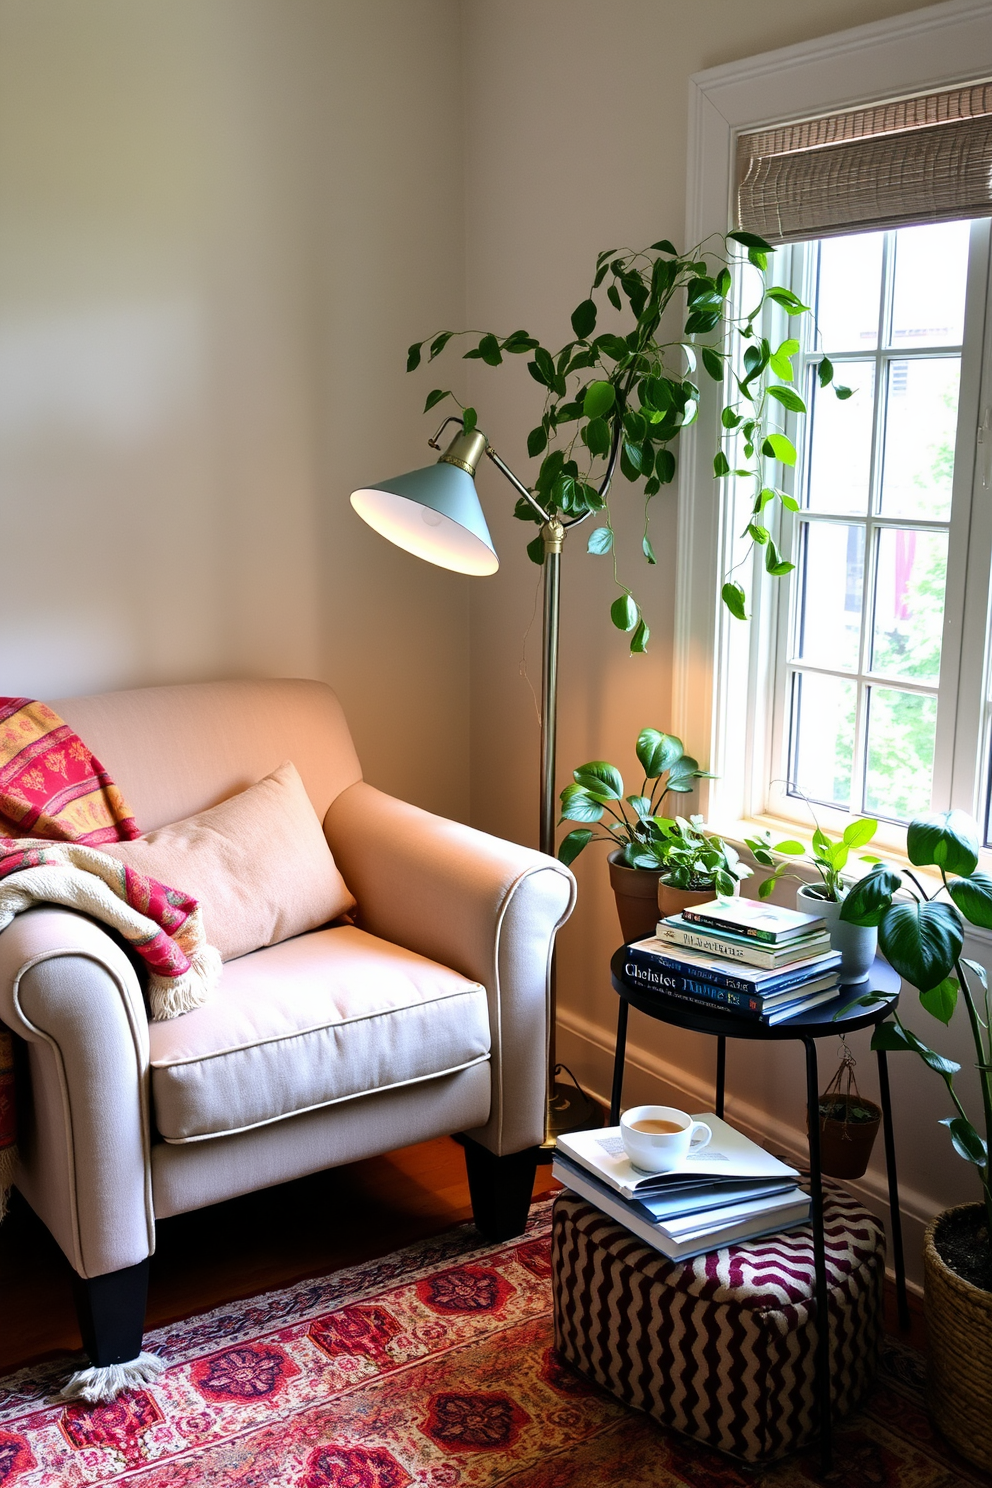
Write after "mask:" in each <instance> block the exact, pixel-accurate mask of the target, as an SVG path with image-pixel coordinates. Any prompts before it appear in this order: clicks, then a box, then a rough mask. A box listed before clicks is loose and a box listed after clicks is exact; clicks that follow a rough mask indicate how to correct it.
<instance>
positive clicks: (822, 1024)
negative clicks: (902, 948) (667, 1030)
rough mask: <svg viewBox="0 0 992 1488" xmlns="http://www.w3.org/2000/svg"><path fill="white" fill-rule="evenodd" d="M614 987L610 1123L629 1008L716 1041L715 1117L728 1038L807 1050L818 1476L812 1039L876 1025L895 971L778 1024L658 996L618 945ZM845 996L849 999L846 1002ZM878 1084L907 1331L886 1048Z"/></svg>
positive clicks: (817, 1210)
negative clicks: (630, 975)
mask: <svg viewBox="0 0 992 1488" xmlns="http://www.w3.org/2000/svg"><path fill="white" fill-rule="evenodd" d="M610 972H611V976H612V981H613V990H614V992H616V993H617V995H618V997H619V999H620V1003H619V1007H618V1010H617V1050H616V1056H615V1059H614V1063H613V1094H612V1099H611V1103H610V1125H611V1126H616V1125H617V1123H618V1122H619V1120H620V1097H621V1094H622V1092H623V1067H624V1060H625V1058H626V1053H627V1015H628V1012H629V1010H630V1008H631V1007H635V1008H637V1009H638V1011H639V1012H642V1013H646V1014H647V1016H648V1017H649V1018H655V1019H656V1020H657V1021H658V1022H660V1023H667V1024H668V1025H669V1026H670V1027H672V1028H685V1029H687V1030H688V1031H689V1032H690V1033H707V1034H710V1035H712V1037H714V1038H715V1039H716V1041H717V1045H716V1103H715V1109H716V1114H717V1115H718V1116H720V1117H722V1116H723V1095H724V1084H725V1080H726V1072H727V1039H728V1038H731V1039H750V1040H751V1041H755V1040H756V1041H758V1042H760V1043H770V1042H773V1041H777V1040H782V1039H799V1040H801V1042H802V1043H803V1045H804V1046H805V1049H806V1115H807V1121H808V1129H809V1176H810V1211H811V1212H810V1220H811V1222H812V1227H813V1258H814V1271H815V1278H816V1318H817V1330H816V1394H817V1400H818V1402H819V1416H820V1452H821V1457H822V1461H823V1467H824V1471H826V1470H828V1469H829V1467H830V1463H831V1456H832V1446H833V1430H832V1422H831V1411H830V1338H829V1329H828V1328H827V1327H825V1326H824V1325H823V1323H822V1322H821V1319H826V1316H827V1306H828V1293H827V1267H826V1258H825V1254H824V1244H823V1178H822V1173H821V1169H820V1119H819V1118H820V1090H819V1079H818V1076H817V1061H816V1040H817V1039H820V1038H839V1037H840V1036H841V1035H842V1034H845V1033H854V1032H855V1031H856V1030H857V1029H859V1028H871V1027H873V1026H874V1025H875V1024H876V1023H881V1021H882V1019H883V1018H884V1017H885V1015H886V1014H887V1013H888V1012H889V1011H890V1009H891V1008H892V1007H893V1006H895V1004H894V1002H893V1001H892V998H891V994H892V993H894V992H895V993H897V992H898V991H899V974H898V972H895V971H893V969H892V967H891V966H890V965H889V964H888V962H887V961H883V960H882V958H881V957H880V956H876V958H875V961H874V964H873V966H872V969H871V971H870V972H869V975H868V980H867V982H861V983H859V984H858V985H857V986H854V987H849V988H846V989H845V988H843V987H842V988H841V995H840V998H839V999H838V1001H837V1002H828V1003H823V1004H821V1006H820V1007H815V1008H811V1009H810V1011H809V1012H807V1013H800V1014H799V1016H798V1017H796V1018H790V1019H788V1020H786V1021H785V1022H784V1023H776V1024H775V1025H774V1026H773V1027H769V1026H768V1024H767V1023H760V1022H758V1021H757V1019H752V1018H742V1017H741V1016H740V1014H739V1013H730V1012H726V1011H724V1010H715V1011H713V1012H710V1011H709V1010H708V1009H707V1008H705V1007H697V1006H695V1005H694V1004H692V1003H688V1002H676V1001H675V1000H674V999H673V998H667V997H665V996H664V994H662V993H656V992H651V991H648V990H647V989H645V988H643V987H639V986H636V985H633V984H632V983H630V982H628V981H627V979H626V977H625V976H624V947H622V946H621V948H620V949H619V950H618V951H616V952H615V953H614V956H613V959H612V961H611V962H610ZM845 992H846V993H848V994H849V995H848V996H847V998H845ZM867 992H882V993H885V994H886V997H885V998H884V999H883V998H880V999H879V1000H878V1001H877V1002H875V1003H871V1004H870V1005H869V1006H867V1007H856V1008H851V1010H850V1011H849V1012H846V1013H843V1014H842V1015H841V1016H840V1017H838V1018H835V1017H834V1016H833V1012H832V1011H830V1010H831V1009H834V1010H836V1008H837V1007H838V1006H840V1007H843V1006H844V1005H845V1001H850V1000H851V999H853V998H855V997H857V996H858V995H859V993H860V994H861V995H862V996H863V995H865V994H866V993H867ZM877 1058H878V1085H879V1093H880V1097H881V1106H882V1130H883V1132H884V1136H885V1168H886V1174H887V1176H888V1183H889V1215H890V1238H891V1241H892V1263H893V1267H894V1269H895V1273H896V1297H897V1300H898V1306H899V1324H900V1326H901V1327H903V1328H908V1327H909V1303H908V1300H907V1297H906V1271H905V1265H904V1261H903V1250H902V1224H901V1221H900V1216H899V1188H898V1183H897V1180H896V1149H895V1140H894V1137H893V1133H892V1103H891V1100H890V1096H889V1070H888V1064H887V1062H886V1057H885V1051H884V1050H883V1049H879V1050H878V1051H877Z"/></svg>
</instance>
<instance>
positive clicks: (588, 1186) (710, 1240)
mask: <svg viewBox="0 0 992 1488" xmlns="http://www.w3.org/2000/svg"><path fill="white" fill-rule="evenodd" d="M551 1172H552V1175H553V1177H555V1178H557V1179H558V1181H559V1183H562V1184H564V1185H565V1187H566V1188H568V1189H571V1191H572V1192H573V1193H576V1194H578V1195H579V1197H580V1198H583V1199H586V1200H587V1201H588V1202H589V1203H590V1204H594V1205H595V1207H596V1208H597V1209H599V1210H601V1211H602V1212H603V1213H604V1214H606V1215H608V1216H609V1218H610V1219H615V1220H616V1221H617V1223H618V1224H621V1225H623V1226H624V1227H625V1228H626V1229H628V1230H630V1232H631V1234H633V1235H636V1236H637V1238H638V1239H639V1240H643V1241H644V1242H645V1244H647V1245H650V1246H652V1247H653V1249H655V1250H659V1251H661V1253H662V1255H665V1256H667V1257H668V1258H669V1260H672V1261H686V1260H689V1259H690V1258H691V1257H692V1256H697V1255H705V1253H706V1252H707V1251H708V1250H718V1249H719V1248H720V1247H721V1246H723V1245H732V1244H734V1242H735V1241H738V1240H751V1239H755V1238H756V1237H757V1236H759V1235H770V1234H775V1233H776V1232H777V1231H779V1230H787V1229H792V1228H794V1227H795V1226H796V1225H800V1224H804V1223H806V1221H807V1220H808V1219H809V1197H808V1196H807V1195H806V1194H804V1193H803V1192H802V1190H801V1189H798V1188H794V1189H793V1190H792V1193H791V1194H789V1193H786V1194H783V1195H781V1196H780V1198H779V1199H766V1200H765V1201H764V1202H765V1205H766V1206H767V1207H765V1208H763V1209H761V1210H759V1211H758V1212H756V1213H751V1214H750V1215H748V1216H747V1217H744V1218H737V1219H733V1220H730V1221H729V1222H727V1223H724V1224H719V1223H716V1222H714V1223H712V1224H711V1225H710V1226H709V1227H708V1228H706V1229H705V1230H704V1231H699V1230H695V1231H693V1230H690V1231H686V1232H683V1233H680V1234H679V1235H678V1236H677V1237H676V1236H672V1235H670V1234H668V1233H666V1228H667V1227H666V1226H663V1225H660V1224H657V1223H654V1222H653V1221H652V1220H650V1219H647V1218H645V1217H644V1216H643V1215H642V1214H639V1213H638V1212H637V1211H636V1210H635V1208H634V1206H633V1205H631V1204H628V1203H626V1202H625V1201H624V1199H622V1198H621V1197H620V1195H619V1194H618V1193H616V1192H614V1191H613V1190H611V1189H610V1188H608V1187H607V1186H606V1184H605V1183H599V1182H597V1181H596V1179H595V1177H594V1175H592V1174H591V1173H583V1172H582V1171H581V1170H580V1169H577V1168H575V1167H574V1166H573V1165H572V1164H571V1163H570V1164H569V1165H568V1167H567V1168H566V1166H565V1164H564V1163H563V1162H562V1161H561V1160H560V1158H558V1157H556V1158H555V1160H554V1162H553V1164H552V1167H551Z"/></svg>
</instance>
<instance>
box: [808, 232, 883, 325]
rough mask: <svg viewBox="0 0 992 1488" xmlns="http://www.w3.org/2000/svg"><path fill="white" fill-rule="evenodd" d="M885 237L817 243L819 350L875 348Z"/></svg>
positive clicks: (857, 235) (855, 236) (874, 235)
mask: <svg viewBox="0 0 992 1488" xmlns="http://www.w3.org/2000/svg"><path fill="white" fill-rule="evenodd" d="M884 237H885V235H884V233H854V234H852V235H851V236H850V237H845V238H826V239H824V241H823V242H822V243H821V244H820V272H819V282H818V285H817V296H816V324H817V329H818V331H819V333H820V340H819V343H818V344H819V345H820V346H822V348H823V350H824V351H827V352H831V353H833V352H835V351H859V350H865V349H867V348H869V347H875V346H877V345H878V321H879V310H880V303H881V290H882V243H883V241H884Z"/></svg>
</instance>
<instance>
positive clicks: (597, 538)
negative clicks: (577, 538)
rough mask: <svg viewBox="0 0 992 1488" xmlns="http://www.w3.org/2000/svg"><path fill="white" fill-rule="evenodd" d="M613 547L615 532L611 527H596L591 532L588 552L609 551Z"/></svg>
mask: <svg viewBox="0 0 992 1488" xmlns="http://www.w3.org/2000/svg"><path fill="white" fill-rule="evenodd" d="M612 547H613V533H612V531H611V530H610V528H609V527H596V528H594V529H593V531H592V532H590V534H589V541H588V542H587V543H586V552H587V553H608V552H609V551H610V549H611V548H612Z"/></svg>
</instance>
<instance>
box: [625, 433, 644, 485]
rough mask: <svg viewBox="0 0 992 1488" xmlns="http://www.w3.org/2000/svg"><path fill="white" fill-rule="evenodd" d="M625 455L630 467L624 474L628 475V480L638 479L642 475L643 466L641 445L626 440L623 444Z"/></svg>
mask: <svg viewBox="0 0 992 1488" xmlns="http://www.w3.org/2000/svg"><path fill="white" fill-rule="evenodd" d="M623 455H624V458H625V460H626V463H627V465H628V466H629V469H627V470H625V471H624V475H626V476H627V478H628V480H630V479H636V477H637V476H638V475H640V473H641V470H642V467H643V457H642V455H641V450H640V447H639V446H638V445H636V444H631V443H630V441H629V440H625V441H624V446H623ZM631 472H633V476H632V475H631Z"/></svg>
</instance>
